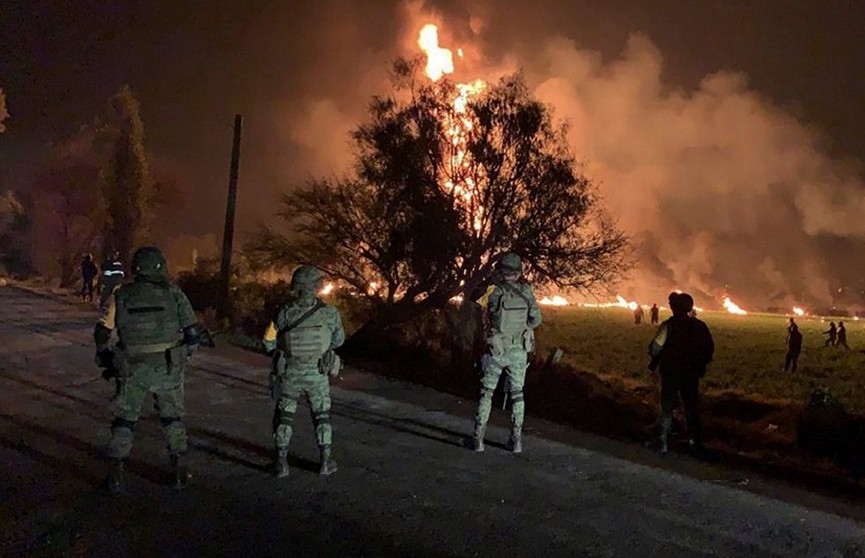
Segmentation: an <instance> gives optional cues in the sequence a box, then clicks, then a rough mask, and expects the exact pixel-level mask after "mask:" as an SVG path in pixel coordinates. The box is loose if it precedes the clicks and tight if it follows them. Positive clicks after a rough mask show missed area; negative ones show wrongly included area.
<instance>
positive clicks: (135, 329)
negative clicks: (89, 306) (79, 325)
mask: <svg viewBox="0 0 865 558" xmlns="http://www.w3.org/2000/svg"><path fill="white" fill-rule="evenodd" d="M133 267H135V268H136V274H135V280H134V282H132V283H127V284H125V285H122V286H121V287H119V288H117V290H116V291H115V292H114V293H113V295H112V296H111V297H109V299H108V303H107V304H106V305H105V307H104V308H103V310H102V314H101V316H100V318H99V322H98V323H97V325H96V330H95V332H94V338H95V340H96V344H97V351H98V353H97V361H99V362H100V364H101V365H102V366H103V367H106V368H108V369H113V370H116V391H115V395H114V398H113V400H112V407H113V409H112V410H113V414H114V422H113V423H112V426H111V440H110V442H109V445H108V456H109V457H110V458H111V459H113V460H115V462H116V464H117V467H116V471H115V472H114V473H113V474H112V475H111V476H109V483H110V484H111V486H110V488H112V489H118V488H119V487H120V484H121V482H122V469H123V461H124V460H125V459H126V458H127V457H129V454H130V452H131V451H132V440H133V429H134V427H135V423H136V422H137V421H138V418H139V416H140V414H141V407H142V405H143V404H144V400H145V399H146V398H147V396H148V395H149V394H151V393H152V394H153V396H154V400H155V403H156V404H155V407H156V409H157V411H158V412H159V417H160V422H161V423H162V426H163V427H164V429H165V436H166V439H167V445H168V453H169V456H170V457H171V461H172V463H173V465H174V468H175V473H176V475H177V478H176V480H177V483H178V488H179V487H180V486H181V485H182V482H183V480H184V477H185V475H186V473H185V471H183V470H182V468H181V466H180V458H181V456H182V455H183V454H184V453H185V452H186V429H185V428H184V426H183V422H182V419H183V415H184V406H183V380H184V371H185V369H186V361H187V358H188V357H189V355H190V354H191V352H192V351H194V350H195V348H196V347H197V343H198V336H199V335H200V333H201V328H200V326H199V325H198V324H197V323H196V317H195V312H194V311H193V310H192V306H191V305H190V303H189V299H187V298H186V295H185V294H183V291H181V290H180V288H179V287H177V286H176V285H174V284H172V283H170V282H169V281H168V274H167V269H166V266H165V260H164V259H163V258H162V255H161V254H160V253H159V251H158V250H156V249H155V248H142V249H140V250H139V251H138V252H136V255H135V258H134V259H133ZM115 329H116V330H117V338H118V343H117V345H116V346H115V347H114V348H113V349H111V348H110V347H109V346H108V345H109V341H110V337H111V331H112V330H115Z"/></svg>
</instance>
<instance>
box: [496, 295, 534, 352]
mask: <svg viewBox="0 0 865 558" xmlns="http://www.w3.org/2000/svg"><path fill="white" fill-rule="evenodd" d="M500 288H501V289H502V298H501V302H500V304H499V308H498V312H499V313H500V321H499V331H501V333H502V335H503V336H505V337H509V338H512V339H513V338H519V337H520V336H521V335H522V334H523V332H524V331H525V330H526V328H527V324H528V321H529V303H528V300H527V297H525V295H523V294H522V293H521V292H519V291H518V290H517V287H514V286H513V285H508V284H505V285H502V286H501V287H500Z"/></svg>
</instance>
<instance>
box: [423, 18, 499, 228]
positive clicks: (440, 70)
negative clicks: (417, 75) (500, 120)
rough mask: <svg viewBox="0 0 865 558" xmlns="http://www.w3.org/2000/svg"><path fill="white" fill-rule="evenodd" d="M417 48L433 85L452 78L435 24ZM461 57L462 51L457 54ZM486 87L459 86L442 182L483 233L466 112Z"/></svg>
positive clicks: (479, 83) (450, 55)
mask: <svg viewBox="0 0 865 558" xmlns="http://www.w3.org/2000/svg"><path fill="white" fill-rule="evenodd" d="M418 45H419V46H420V48H421V50H422V51H423V52H424V53H425V54H426V57H427V63H426V69H425V73H426V75H427V77H428V78H430V79H431V80H432V81H438V80H439V79H441V77H442V76H444V75H445V74H452V73H453V71H454V63H453V53H452V52H451V51H450V50H449V49H446V48H442V47H441V46H439V41H438V27H436V26H435V25H434V24H432V23H428V24H426V25H424V26H423V28H421V30H420V35H419V36H418ZM457 52H458V53H460V57H462V49H460V50H458V51H457ZM485 87H486V83H484V82H483V80H480V79H477V80H475V81H473V82H471V83H458V84H456V89H457V96H456V98H455V99H454V100H453V105H452V106H453V109H454V114H455V116H450V115H449V116H447V117H446V119H445V121H444V125H445V129H446V134H447V137H448V139H449V140H450V144H451V149H452V155H451V156H450V165H449V168H448V169H446V170H445V175H446V176H445V177H444V178H443V179H442V181H441V188H442V189H443V190H444V191H445V192H446V193H448V194H450V195H452V196H453V198H454V202H455V203H456V204H459V205H461V206H463V207H466V208H470V209H473V211H471V210H470V211H469V214H470V215H472V217H471V226H472V228H473V229H474V230H475V231H478V232H480V230H481V228H482V227H483V214H484V208H483V207H481V206H474V207H473V205H472V204H474V203H477V202H476V201H475V200H476V199H477V197H478V196H477V195H476V194H477V184H475V182H474V180H473V179H472V178H471V176H467V174H469V173H468V172H467V171H468V169H469V160H468V152H467V148H466V145H467V143H468V142H467V140H468V134H469V132H471V130H472V128H473V126H474V123H473V122H472V119H471V117H470V116H469V114H468V111H467V108H468V104H469V101H470V100H471V98H472V97H474V96H475V95H477V94H478V93H480V92H481V91H483V89H484V88H485Z"/></svg>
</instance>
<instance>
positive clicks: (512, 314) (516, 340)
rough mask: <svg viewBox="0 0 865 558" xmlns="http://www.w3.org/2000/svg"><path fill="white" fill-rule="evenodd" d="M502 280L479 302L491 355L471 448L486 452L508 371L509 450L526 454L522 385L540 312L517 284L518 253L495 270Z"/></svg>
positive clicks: (484, 359) (530, 293)
mask: <svg viewBox="0 0 865 558" xmlns="http://www.w3.org/2000/svg"><path fill="white" fill-rule="evenodd" d="M497 269H498V271H499V272H500V273H501V274H502V279H501V280H500V281H498V282H497V283H495V284H494V285H492V286H490V287H489V289H488V290H487V292H486V294H485V295H484V296H483V297H482V298H481V299H480V300H478V303H479V304H480V305H481V306H485V307H486V309H487V317H488V327H487V335H486V337H487V351H486V352H485V353H484V355H483V357H482V359H481V365H482V366H481V369H482V376H481V390H480V398H479V401H478V410H477V414H476V416H475V430H474V438H473V441H472V442H473V449H474V450H475V451H483V450H484V443H483V442H484V434H485V432H486V427H487V421H488V420H489V418H490V411H491V409H492V398H493V392H494V391H495V389H496V385H498V382H499V378H500V377H501V375H502V373H503V372H504V374H505V377H506V378H507V385H508V393H509V395H510V399H511V437H510V440H509V441H508V447H509V448H510V449H511V451H514V452H515V453H519V452H521V451H522V428H523V418H524V416H525V401H524V399H523V386H524V385H525V381H526V368H527V367H528V353H529V352H531V351H532V350H534V343H535V338H534V330H535V328H537V327H538V326H539V325H540V323H541V311H540V309H539V308H538V304H537V301H536V300H535V295H534V292H533V291H532V287H531V285H529V284H528V283H525V282H522V281H520V280H519V277H520V274H521V273H522V262H521V261H520V259H519V256H517V255H516V254H511V253H507V254H504V255H502V257H501V259H500V260H499V264H498V266H497Z"/></svg>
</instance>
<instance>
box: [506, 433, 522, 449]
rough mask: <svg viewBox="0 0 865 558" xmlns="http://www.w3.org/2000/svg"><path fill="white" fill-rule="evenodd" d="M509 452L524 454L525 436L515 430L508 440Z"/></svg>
mask: <svg viewBox="0 0 865 558" xmlns="http://www.w3.org/2000/svg"><path fill="white" fill-rule="evenodd" d="M508 450H509V451H511V452H512V453H523V434H522V432H520V431H519V430H513V431H512V432H511V437H510V438H508Z"/></svg>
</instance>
